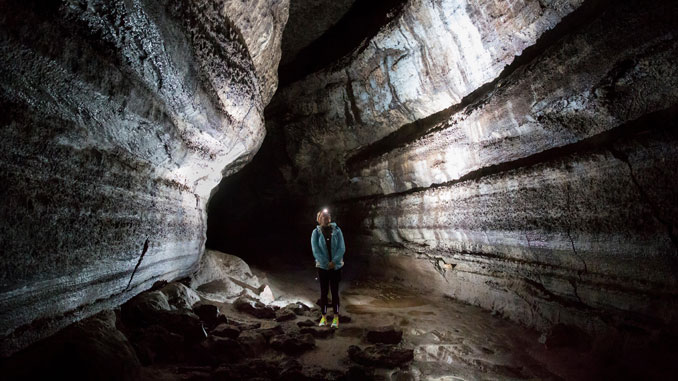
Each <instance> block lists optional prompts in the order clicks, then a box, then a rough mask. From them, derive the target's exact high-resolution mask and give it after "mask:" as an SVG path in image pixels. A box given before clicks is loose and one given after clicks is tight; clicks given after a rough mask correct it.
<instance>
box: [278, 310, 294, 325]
mask: <svg viewBox="0 0 678 381" xmlns="http://www.w3.org/2000/svg"><path fill="white" fill-rule="evenodd" d="M296 318H297V314H296V313H294V309H292V308H288V307H284V308H281V309H279V310H278V311H275V321H278V322H281V321H289V320H294V319H296Z"/></svg>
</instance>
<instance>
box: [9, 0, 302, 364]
mask: <svg viewBox="0 0 678 381" xmlns="http://www.w3.org/2000/svg"><path fill="white" fill-rule="evenodd" d="M47 3H49V4H47ZM288 4H289V2H288V1H287V0H282V1H280V0H270V1H259V2H257V3H256V4H254V5H253V4H249V5H247V6H246V5H244V4H243V3H242V2H239V1H190V2H180V1H155V0H148V1H146V0H142V1H132V2H129V1H104V2H90V1H67V2H66V1H64V2H56V1H53V2H41V1H4V2H3V3H2V5H0V9H1V11H0V104H1V105H2V106H1V107H0V109H2V113H1V114H2V115H1V116H0V121H1V122H0V123H1V124H2V129H1V130H0V131H2V139H1V143H0V145H1V146H2V147H1V149H0V152H1V153H0V162H1V164H2V165H1V166H0V168H1V170H0V183H1V184H2V185H1V186H0V189H1V198H2V201H3V203H2V208H1V209H0V213H1V217H0V229H1V230H2V234H1V235H0V237H1V239H2V248H3V253H2V259H0V332H1V335H2V339H1V343H2V346H1V347H0V352H2V354H6V353H9V352H12V351H14V350H16V349H17V348H20V347H23V346H25V345H27V344H28V343H30V342H32V341H34V340H35V339H37V338H40V337H42V336H44V335H48V334H50V333H52V332H55V331H56V330H58V329H59V328H61V327H63V326H65V325H66V324H68V323H70V322H72V321H74V320H77V319H79V318H82V317H85V316H89V315H91V314H93V313H96V312H98V311H100V310H101V309H104V308H111V307H114V306H117V305H119V304H120V303H122V302H124V301H125V300H127V299H129V298H131V297H132V296H134V295H136V294H137V293H139V292H141V291H143V290H145V289H147V288H148V287H150V286H151V285H152V284H153V283H154V282H155V281H158V280H172V279H176V278H180V277H182V276H186V275H188V274H190V273H191V272H192V271H193V270H195V268H196V266H197V264H198V262H199V260H200V256H201V254H202V252H203V251H204V242H205V231H206V220H207V218H206V211H205V205H206V203H207V200H208V198H209V196H210V192H211V190H212V188H214V187H215V186H216V185H217V184H218V182H219V181H220V180H221V178H222V175H223V174H226V175H227V174H229V173H233V172H235V171H237V170H238V169H239V168H241V167H242V166H243V165H244V164H245V163H246V162H247V161H248V160H250V159H251V157H252V156H254V154H255V153H256V151H257V150H258V148H259V146H260V145H261V143H262V140H263V138H264V135H265V128H264V118H263V110H264V106H265V105H266V104H267V103H268V101H269V100H270V97H271V96H272V95H273V93H274V91H275V89H276V87H277V66H278V61H279V59H280V55H281V53H280V40H281V34H282V29H283V27H284V24H285V22H286V20H287V12H288ZM263 37H266V38H263Z"/></svg>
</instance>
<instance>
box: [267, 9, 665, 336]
mask: <svg viewBox="0 0 678 381" xmlns="http://www.w3.org/2000/svg"><path fill="white" fill-rule="evenodd" d="M676 16H678V6H677V5H676V4H675V2H671V1H655V2H651V3H648V2H642V1H637V0H626V1H602V0H588V1H552V2H543V1H529V0H524V1H506V2H494V1H479V2H467V1H462V0H441V1H434V2H424V1H410V2H408V4H407V5H406V7H405V9H404V11H403V12H402V14H400V15H399V16H398V17H397V18H395V19H394V20H392V21H391V22H390V23H388V24H387V25H385V26H384V27H383V28H382V29H381V31H380V32H379V33H378V34H377V35H376V36H375V37H374V38H372V39H371V40H369V41H368V42H367V43H366V44H363V45H361V46H360V47H358V48H356V49H355V50H354V52H353V53H352V54H351V55H350V56H349V57H345V58H344V59H342V60H340V61H338V62H336V63H335V64H334V65H332V66H330V67H327V68H325V69H323V70H320V71H318V72H315V73H313V74H311V75H308V76H307V77H305V78H304V79H302V80H299V81H297V82H294V83H292V84H290V85H288V86H285V87H284V88H281V89H280V90H279V91H278V93H277V95H276V96H275V97H274V99H273V101H272V104H271V105H270V106H269V109H268V110H267V115H271V117H270V118H268V117H267V127H268V128H269V129H272V128H275V129H280V130H281V131H282V133H283V135H284V139H283V140H284V144H286V149H287V155H288V158H289V161H288V162H282V163H280V164H279V168H278V171H279V173H281V174H282V175H283V176H285V178H286V181H287V182H288V184H289V185H288V186H289V188H290V189H291V192H292V193H293V194H297V195H306V196H307V197H308V199H309V206H308V210H307V212H311V211H312V209H313V208H317V207H318V206H319V205H320V204H321V203H324V202H326V201H325V200H326V199H327V198H328V197H331V199H332V206H333V208H334V210H335V216H336V218H337V219H338V220H339V221H340V224H342V229H343V230H348V229H351V232H350V234H347V241H348V240H350V241H351V242H350V243H351V245H349V244H348V243H347V246H349V250H347V264H349V265H350V263H351V255H355V256H359V255H361V254H365V255H364V256H363V258H362V259H361V260H365V261H366V263H367V264H368V265H370V266H374V268H375V271H376V272H377V273H381V274H386V273H389V272H388V271H384V269H385V268H390V269H391V270H392V271H393V273H394V274H397V275H396V276H395V277H393V278H394V279H397V280H404V281H408V282H410V283H412V284H417V283H418V284H419V285H420V286H429V287H431V288H435V289H437V290H440V291H442V292H444V293H446V294H448V295H450V296H452V297H455V298H458V299H461V300H464V301H467V302H470V303H473V304H476V305H480V306H482V307H484V308H487V309H491V310H493V311H495V312H497V313H499V314H502V315H504V316H507V317H509V318H511V319H513V320H516V321H520V322H522V323H524V324H527V325H529V326H533V327H537V328H540V329H545V328H546V327H548V326H550V325H553V324H555V323H567V324H574V325H577V326H580V327H583V328H585V329H587V330H588V331H592V332H601V333H602V332H603V331H609V330H630V331H634V332H646V333H647V332H654V333H656V332H657V331H658V330H660V329H663V328H668V329H670V330H673V331H676V326H677V323H678V322H677V320H676V319H677V317H678V315H677V311H678V293H677V290H678V287H676V286H678V279H677V277H676V275H675V274H676V273H677V272H676V270H677V269H678V257H677V255H678V252H677V248H678V239H677V237H678V235H677V231H676V222H677V221H676V217H675V216H676V208H677V205H678V202H677V201H678V192H677V191H676V189H678V188H677V187H676V185H678V184H677V183H676V181H677V180H676V169H675V168H676V148H675V147H676V134H677V132H676V120H677V111H676V110H677V107H678V91H677V90H676V88H677V87H676V85H677V83H676V79H677V78H678V75H677V74H678V70H677V69H678V67H677V66H676V62H678V61H677V60H676V58H678V57H677V50H676V47H677V46H678V41H677V40H676V34H677V33H678V27H677V25H676V23H675V20H676V19H677V18H676ZM309 215H311V214H309ZM351 249H352V250H351ZM388 266H390V267H388ZM377 269H378V270H377ZM413 277H415V278H416V279H412V278H413ZM408 278H409V279H408ZM424 279H425V280H424Z"/></svg>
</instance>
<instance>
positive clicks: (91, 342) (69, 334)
mask: <svg viewBox="0 0 678 381" xmlns="http://www.w3.org/2000/svg"><path fill="white" fill-rule="evenodd" d="M167 339H169V340H171V338H167ZM140 366H141V364H140V362H139V359H138V357H137V354H136V352H135V350H134V348H133V347H132V345H131V344H130V342H129V341H128V340H127V337H126V336H125V335H124V334H123V333H122V332H120V331H119V330H118V329H117V328H116V316H115V313H114V312H113V311H102V312H100V313H99V314H97V315H95V316H92V317H90V318H88V319H85V320H82V321H80V322H78V323H76V324H73V325H71V326H69V327H68V328H67V329H64V330H62V331H60V332H59V333H57V334H56V335H54V336H52V337H50V338H49V339H47V340H44V341H41V342H38V343H35V344H34V345H31V346H30V347H28V348H26V349H24V350H23V351H21V352H18V353H17V354H15V355H14V356H13V357H12V358H10V359H8V360H6V361H3V362H2V364H0V368H1V369H0V370H1V371H2V377H3V379H8V380H36V379H52V378H53V379H62V380H68V379H75V380H129V379H134V378H135V377H136V376H137V374H138V372H139V370H140Z"/></svg>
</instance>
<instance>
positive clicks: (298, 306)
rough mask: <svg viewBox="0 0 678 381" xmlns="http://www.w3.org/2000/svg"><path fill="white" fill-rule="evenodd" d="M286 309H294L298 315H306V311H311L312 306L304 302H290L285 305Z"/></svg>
mask: <svg viewBox="0 0 678 381" xmlns="http://www.w3.org/2000/svg"><path fill="white" fill-rule="evenodd" d="M285 308H286V309H289V310H292V311H293V312H294V313H295V314H296V315H299V316H301V315H304V313H305V312H306V311H309V310H310V309H311V308H310V307H308V306H307V305H305V304H304V303H302V302H296V303H290V304H288V305H286V306H285Z"/></svg>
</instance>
